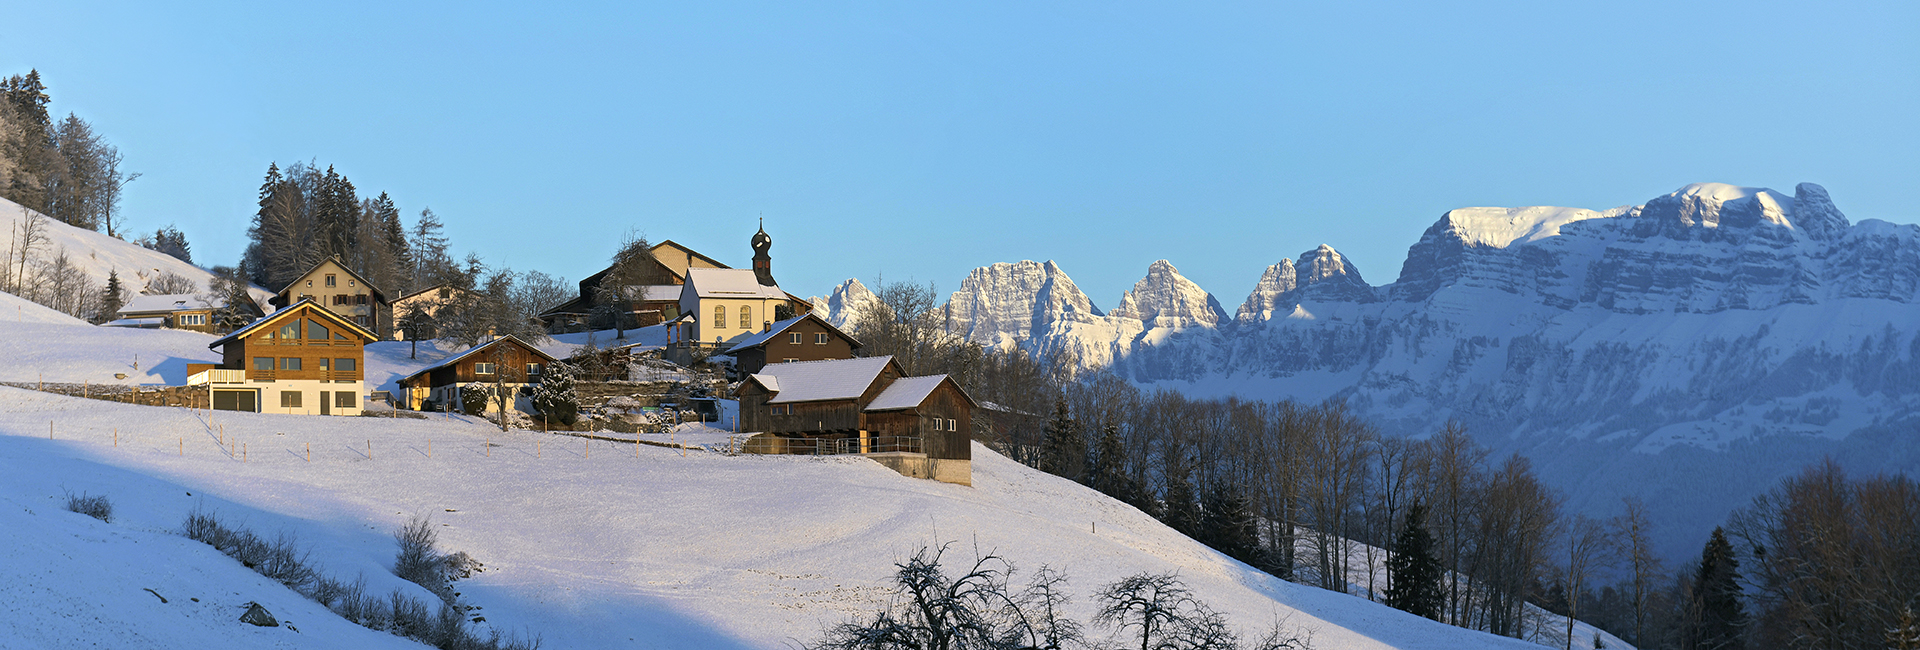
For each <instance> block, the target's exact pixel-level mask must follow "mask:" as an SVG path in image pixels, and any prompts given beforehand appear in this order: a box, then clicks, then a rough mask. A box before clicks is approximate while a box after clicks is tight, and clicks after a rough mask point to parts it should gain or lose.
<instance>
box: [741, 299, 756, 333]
mask: <svg viewBox="0 0 1920 650" xmlns="http://www.w3.org/2000/svg"><path fill="white" fill-rule="evenodd" d="M740 329H743V330H748V329H753V308H752V307H748V306H746V305H741V306H740Z"/></svg>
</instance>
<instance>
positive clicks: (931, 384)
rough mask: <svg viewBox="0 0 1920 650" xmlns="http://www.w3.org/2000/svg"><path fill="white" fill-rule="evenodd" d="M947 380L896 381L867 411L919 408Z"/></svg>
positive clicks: (935, 378)
mask: <svg viewBox="0 0 1920 650" xmlns="http://www.w3.org/2000/svg"><path fill="white" fill-rule="evenodd" d="M946 380H947V376H946V375H931V376H927V377H901V378H899V379H895V380H893V383H892V384H890V385H888V386H887V389H886V390H883V391H880V396H879V397H875V398H873V403H872V404H868V405H867V409H866V410H869V411H892V410H897V409H910V408H913V407H916V406H919V405H920V404H921V403H922V402H925V401H927V396H928V395H932V394H933V389H936V388H939V387H940V383H941V382H944V381H946ZM963 392H964V391H963Z"/></svg>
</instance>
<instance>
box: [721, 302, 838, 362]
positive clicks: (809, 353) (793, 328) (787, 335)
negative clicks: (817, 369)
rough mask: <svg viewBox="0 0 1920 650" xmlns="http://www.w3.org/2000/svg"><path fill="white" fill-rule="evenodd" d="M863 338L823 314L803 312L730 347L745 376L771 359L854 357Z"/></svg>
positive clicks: (820, 359) (786, 360) (812, 359)
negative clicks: (842, 328)
mask: <svg viewBox="0 0 1920 650" xmlns="http://www.w3.org/2000/svg"><path fill="white" fill-rule="evenodd" d="M858 349H860V341H858V340H856V339H854V338H853V337H852V336H848V335H847V333H846V332H843V331H840V328H838V327H834V326H833V323H829V322H827V319H825V318H821V317H820V315H819V314H813V313H808V314H803V315H800V316H795V317H793V318H789V319H786V320H783V321H780V322H777V323H774V324H772V325H770V326H768V327H767V328H766V329H765V330H763V331H761V332H760V333H758V334H754V335H752V336H749V337H746V338H744V339H741V340H740V342H739V343H736V344H734V346H733V347H731V348H728V349H727V354H729V355H732V356H733V358H734V362H733V366H734V370H735V371H736V372H738V373H740V374H741V376H745V375H750V374H753V373H756V372H760V369H761V368H763V367H766V365H767V364H768V363H785V362H788V361H826V360H829V359H852V358H853V351H854V350H858Z"/></svg>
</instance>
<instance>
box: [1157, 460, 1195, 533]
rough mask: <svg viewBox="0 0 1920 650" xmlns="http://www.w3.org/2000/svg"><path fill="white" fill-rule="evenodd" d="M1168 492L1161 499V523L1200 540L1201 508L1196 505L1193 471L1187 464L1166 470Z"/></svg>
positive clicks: (1177, 464) (1175, 464) (1173, 465)
mask: <svg viewBox="0 0 1920 650" xmlns="http://www.w3.org/2000/svg"><path fill="white" fill-rule="evenodd" d="M1165 472H1166V476H1167V491H1166V494H1165V495H1164V496H1163V497H1162V498H1161V504H1160V508H1161V516H1160V521H1162V522H1164V523H1166V524H1167V527H1169V528H1172V529H1174V530H1176V531H1179V532H1180V534H1182V535H1186V536H1188V537H1192V538H1195V539H1198V538H1199V537H1200V536H1201V535H1200V506H1199V504H1198V503H1196V502H1195V501H1196V499H1195V495H1194V489H1193V479H1192V469H1191V468H1190V467H1189V466H1188V465H1187V464H1185V463H1173V464H1170V465H1169V466H1167V467H1166V468H1165Z"/></svg>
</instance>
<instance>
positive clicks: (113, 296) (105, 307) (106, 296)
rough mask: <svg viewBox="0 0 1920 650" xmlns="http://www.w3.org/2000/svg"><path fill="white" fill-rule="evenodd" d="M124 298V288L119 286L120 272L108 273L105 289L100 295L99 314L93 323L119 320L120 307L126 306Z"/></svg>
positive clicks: (116, 270) (112, 271)
mask: <svg viewBox="0 0 1920 650" xmlns="http://www.w3.org/2000/svg"><path fill="white" fill-rule="evenodd" d="M124 296H126V288H125V287H122V286H120V271H119V270H118V269H114V270H111V271H108V272H107V288H106V290H105V291H102V292H101V293H100V312H99V315H98V316H95V317H94V319H93V322H95V323H104V322H107V321H110V320H113V319H115V318H119V314H120V307H122V306H124V305H125V304H126V303H125V301H124Z"/></svg>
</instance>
